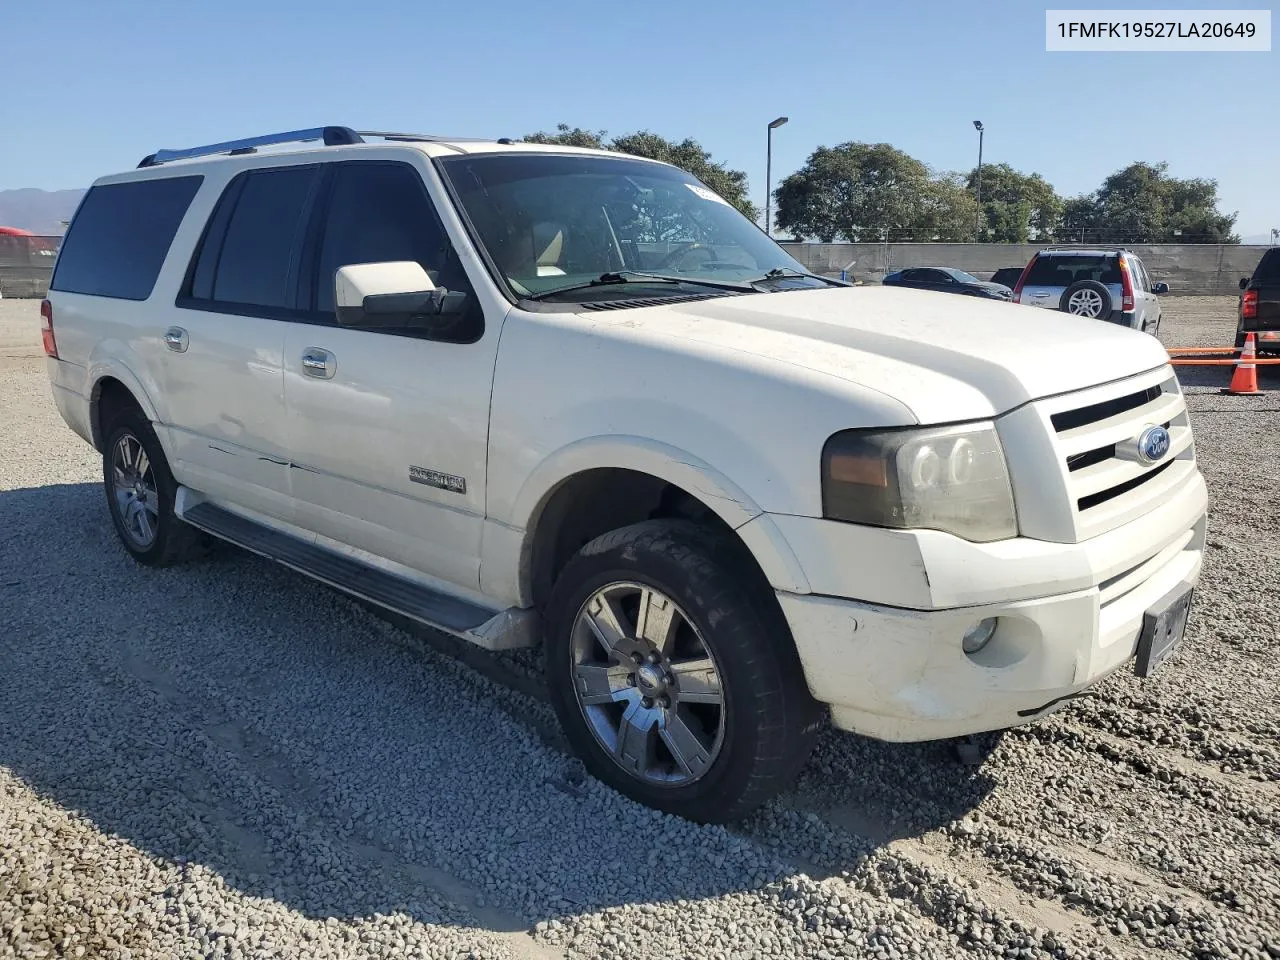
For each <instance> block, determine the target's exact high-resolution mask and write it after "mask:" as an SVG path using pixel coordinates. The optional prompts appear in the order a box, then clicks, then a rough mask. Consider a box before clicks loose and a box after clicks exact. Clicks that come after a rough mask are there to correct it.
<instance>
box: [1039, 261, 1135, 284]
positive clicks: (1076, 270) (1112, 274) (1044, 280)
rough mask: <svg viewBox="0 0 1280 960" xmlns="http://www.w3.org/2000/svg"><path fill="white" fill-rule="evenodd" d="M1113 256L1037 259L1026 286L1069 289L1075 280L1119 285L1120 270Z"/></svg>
mask: <svg viewBox="0 0 1280 960" xmlns="http://www.w3.org/2000/svg"><path fill="white" fill-rule="evenodd" d="M1118 263H1119V260H1118V258H1116V257H1114V256H1105V255H1104V256H1070V257H1037V258H1036V262H1035V263H1034V264H1032V265H1031V272H1030V273H1029V274H1028V275H1027V286H1031V287H1069V286H1071V284H1073V283H1075V282H1076V281H1077V280H1096V281H1098V282H1099V283H1119V282H1120V268H1119V266H1118V265H1117V264H1118Z"/></svg>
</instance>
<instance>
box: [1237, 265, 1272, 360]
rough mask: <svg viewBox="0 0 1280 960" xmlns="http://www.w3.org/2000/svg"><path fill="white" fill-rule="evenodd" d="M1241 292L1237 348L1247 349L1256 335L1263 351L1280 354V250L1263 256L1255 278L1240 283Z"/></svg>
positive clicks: (1254, 271)
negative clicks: (1247, 339) (1247, 337)
mask: <svg viewBox="0 0 1280 960" xmlns="http://www.w3.org/2000/svg"><path fill="white" fill-rule="evenodd" d="M1240 289H1241V290H1242V291H1243V292H1242V293H1241V294H1240V307H1239V311H1238V313H1239V317H1240V319H1239V322H1238V323H1237V324H1236V346H1237V347H1243V346H1244V338H1245V334H1247V333H1249V332H1251V331H1252V332H1253V333H1254V334H1255V336H1254V340H1256V341H1257V345H1258V350H1259V351H1266V352H1268V353H1280V247H1272V248H1271V249H1270V250H1268V251H1267V252H1266V253H1264V254H1263V255H1262V259H1261V260H1259V261H1258V265H1257V266H1256V267H1255V268H1254V270H1253V276H1252V277H1243V278H1242V279H1241V280H1240Z"/></svg>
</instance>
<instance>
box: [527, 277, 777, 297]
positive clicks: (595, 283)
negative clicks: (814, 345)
mask: <svg viewBox="0 0 1280 960" xmlns="http://www.w3.org/2000/svg"><path fill="white" fill-rule="evenodd" d="M653 281H657V282H659V283H687V284H691V285H693V286H696V287H710V288H711V289H713V290H734V291H737V292H739V293H759V292H760V291H759V289H758V288H757V287H754V286H752V285H751V284H750V283H734V282H733V281H730V280H703V279H701V278H700V277H671V276H667V275H666V274H663V273H643V272H641V271H639V270H618V271H616V272H612V273H602V274H600V276H598V277H596V278H595V279H594V280H588V281H587V282H586V283H571V284H569V285H568V286H564V287H556V288H555V289H554V290H544V291H543V292H542V293H535V294H532V295H530V296H527V297H525V298H524V299H525V300H546V299H547V298H548V297H554V296H557V295H559V294H561V293H573V292H574V291H575V290H590V289H591V288H593V287H609V286H614V285H616V284H620V283H645V282H653Z"/></svg>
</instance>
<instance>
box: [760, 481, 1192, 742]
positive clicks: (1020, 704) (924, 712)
mask: <svg viewBox="0 0 1280 960" xmlns="http://www.w3.org/2000/svg"><path fill="white" fill-rule="evenodd" d="M1206 506H1207V494H1206V491H1205V487H1204V482H1203V479H1202V478H1200V476H1199V474H1198V473H1197V474H1196V477H1195V482H1194V483H1191V484H1188V485H1187V486H1186V487H1184V488H1183V489H1182V490H1180V491H1179V493H1178V495H1177V496H1175V497H1174V498H1172V499H1171V500H1170V501H1168V502H1167V503H1165V504H1164V505H1163V506H1162V507H1161V508H1160V509H1159V510H1157V511H1153V512H1152V513H1150V514H1148V515H1147V516H1145V517H1142V518H1140V519H1138V520H1135V521H1132V522H1131V523H1128V524H1125V525H1124V526H1122V527H1119V528H1117V529H1116V530H1113V531H1111V532H1110V533H1108V534H1104V535H1102V536H1099V537H1095V538H1093V539H1092V540H1089V541H1085V542H1083V543H1077V544H1049V543H1044V542H1041V541H1022V540H1015V541H1006V542H1004V543H1003V544H987V545H977V544H965V549H964V550H963V551H957V552H954V553H953V554H951V555H948V554H947V553H945V552H940V551H938V550H937V549H931V548H930V547H929V545H928V542H929V541H931V540H935V539H936V538H937V537H939V536H943V535H938V534H930V535H925V536H924V539H925V541H926V544H925V547H924V549H922V551H921V553H920V554H918V556H920V557H921V559H922V561H923V562H922V563H920V565H919V569H918V570H913V569H911V568H904V567H901V566H898V567H897V568H896V570H894V569H891V568H893V567H895V566H896V564H895V562H894V561H895V560H899V561H900V560H901V559H902V557H901V555H899V556H898V557H894V556H893V555H892V554H891V553H890V554H886V553H883V552H881V553H878V554H872V555H871V556H870V557H868V556H866V555H863V556H861V557H859V556H858V555H857V554H854V555H850V556H848V557H847V560H846V565H845V566H846V568H858V567H862V568H863V569H878V570H879V571H880V578H879V579H877V578H876V577H871V578H869V580H868V581H865V582H870V583H879V584H881V585H882V586H883V587H884V588H885V590H886V591H887V592H888V593H890V594H893V595H894V597H893V599H890V600H888V602H886V598H885V596H883V595H882V596H874V597H868V598H867V599H859V600H854V599H849V596H850V592H849V591H842V595H840V596H831V595H825V596H824V595H821V593H822V592H823V591H822V588H821V587H820V586H819V585H818V583H814V584H813V589H814V590H815V593H811V594H807V595H805V594H797V593H791V592H788V591H781V590H780V591H778V592H777V595H778V600H779V602H780V604H781V606H782V610H783V613H784V614H785V615H786V617H787V621H788V623H789V624H790V626H791V631H792V635H793V637H794V639H795V643H796V648H797V650H798V651H799V654H800V658H801V661H802V663H803V665H804V671H805V677H806V679H807V681H808V685H809V689H810V692H811V693H812V694H813V696H814V697H815V698H816V699H817V700H819V701H821V702H823V703H826V704H829V705H830V706H831V714H832V719H833V721H834V723H835V724H836V726H838V727H841V728H843V729H846V730H851V731H854V732H857V733H861V734H865V735H867V736H871V737H875V738H878V739H882V740H931V739H937V738H943V737H954V736H961V735H964V734H969V733H979V732H982V731H986V730H997V729H1003V728H1006V727H1010V726H1016V725H1017V724H1020V723H1026V722H1028V721H1031V720H1034V719H1037V718H1039V717H1042V716H1046V715H1047V714H1049V713H1051V712H1053V711H1054V710H1056V709H1058V708H1060V707H1061V706H1063V705H1064V704H1065V703H1066V702H1067V700H1069V699H1070V698H1071V697H1073V696H1075V695H1078V694H1079V693H1081V692H1083V691H1084V690H1086V689H1088V688H1089V687H1091V686H1092V685H1093V684H1095V683H1097V681H1098V680H1100V679H1101V678H1102V677H1104V676H1106V675H1107V674H1108V673H1110V672H1112V671H1114V670H1116V669H1117V668H1119V667H1121V666H1123V665H1124V664H1126V663H1128V662H1130V661H1131V660H1132V659H1133V657H1134V655H1135V653H1136V647H1137V641H1138V635H1139V633H1140V632H1141V629H1142V622H1143V614H1144V613H1145V612H1146V611H1147V610H1148V609H1149V608H1150V607H1151V606H1152V605H1153V604H1155V603H1157V601H1159V600H1160V599H1161V598H1163V597H1165V595H1166V594H1168V593H1169V592H1170V591H1171V590H1173V589H1174V588H1176V587H1177V586H1178V584H1180V583H1191V584H1194V583H1196V582H1197V581H1198V579H1199V576H1200V568H1201V563H1202V558H1203V550H1204V539H1205V527H1206V515H1205V511H1206ZM776 519H781V518H776ZM791 519H792V520H796V519H797V518H791ZM810 523H821V524H824V526H826V525H827V524H828V522H827V521H810ZM791 526H792V531H793V532H794V531H795V524H792V525H791ZM834 527H835V528H843V529H844V532H845V533H847V534H849V535H850V542H851V543H852V542H855V541H856V540H858V539H859V538H863V537H865V536H866V535H867V533H868V531H867V528H860V527H853V526H851V525H847V524H837V525H834ZM783 532H784V535H786V529H785V525H784V530H783ZM826 532H827V535H828V536H827V538H826V539H825V540H824V539H823V538H822V537H810V539H809V540H808V541H807V543H806V541H805V540H804V538H803V537H800V538H794V537H792V536H787V539H788V541H789V542H790V543H791V544H792V546H793V548H796V547H797V546H799V549H796V555H797V559H798V561H799V563H800V565H801V566H802V567H803V568H804V569H805V572H806V574H809V577H810V580H811V581H814V580H816V581H818V582H819V583H820V582H822V581H823V579H824V578H823V577H822V576H815V575H814V574H810V570H811V569H812V567H811V564H815V563H820V564H829V563H830V562H831V561H832V560H833V559H834V557H833V553H834V551H833V549H832V548H833V546H834V544H832V543H831V542H830V541H831V537H832V536H835V535H838V533H839V532H840V531H839V530H838V529H834V528H833V529H828V530H827V531H826ZM873 536H874V535H873ZM901 536H902V534H901V533H900V532H899V533H898V537H899V538H900V537H901ZM908 536H911V535H908ZM948 539H954V538H948ZM866 545H867V544H866V543H864V546H866ZM806 546H807V547H808V548H810V549H805V547H806ZM818 546H820V547H821V549H816V547H818ZM1011 550H1012V552H1013V554H1014V555H1015V556H1016V555H1018V554H1023V556H1022V557H1021V560H1022V563H1020V564H1016V565H1015V564H1013V563H1011V562H1010V561H1012V560H1013V559H1014V557H1013V556H1010V555H1009V554H1010V551H1011ZM1033 555H1034V559H1033ZM868 561H870V562H868ZM1028 561H1030V562H1028ZM1054 569H1057V570H1058V571H1060V573H1061V576H1060V578H1059V579H1058V580H1057V581H1056V582H1057V589H1056V590H1052V589H1046V588H1047V587H1049V586H1050V584H1051V583H1052V582H1053V579H1052V577H1051V572H1052V570H1054ZM917 574H918V575H919V578H920V580H921V582H922V583H923V584H924V585H925V586H926V587H927V589H926V590H924V591H920V590H914V591H911V592H912V593H915V594H918V595H919V596H920V597H921V598H939V599H943V598H945V600H946V601H948V604H947V605H946V606H940V605H938V604H935V603H932V602H929V601H928V600H927V599H926V601H925V602H923V603H921V602H919V601H917V608H916V609H912V608H910V607H906V606H897V605H893V604H895V603H896V602H897V601H898V597H899V596H901V595H902V594H903V590H902V585H901V581H910V580H911V579H912V577H913V576H914V575H917ZM826 579H827V582H828V583H830V582H831V578H826ZM836 579H837V580H839V581H841V582H842V583H847V582H849V580H851V579H852V578H850V577H847V576H838V577H837V578H836ZM895 580H896V581H898V583H897V584H896V585H895V584H893V581H895ZM892 586H896V589H890V588H891V587H892ZM864 596H866V594H864ZM875 601H879V602H875ZM929 607H932V608H929ZM987 617H999V618H1000V621H999V626H998V627H997V629H996V632H995V635H994V636H993V637H992V639H991V640H990V641H989V642H988V643H987V645H986V646H984V647H983V648H982V649H981V650H980V651H978V652H977V653H975V654H966V653H965V652H964V650H963V649H962V647H961V638H962V637H963V635H964V633H965V631H967V630H968V629H969V628H970V627H972V626H974V625H975V624H976V623H977V622H978V621H979V620H982V619H984V618H987ZM1064 698H1066V699H1064Z"/></svg>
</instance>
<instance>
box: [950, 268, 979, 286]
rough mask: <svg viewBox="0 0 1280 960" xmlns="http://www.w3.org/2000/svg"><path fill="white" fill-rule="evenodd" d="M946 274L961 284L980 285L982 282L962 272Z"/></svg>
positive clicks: (956, 271)
mask: <svg viewBox="0 0 1280 960" xmlns="http://www.w3.org/2000/svg"><path fill="white" fill-rule="evenodd" d="M947 273H949V274H951V276H953V277H955V278H956V279H957V280H959V281H960V282H961V283H981V282H982V281H981V280H979V279H978V278H977V277H975V276H974V275H973V274H971V273H965V272H964V271H963V270H948V271H947Z"/></svg>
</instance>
